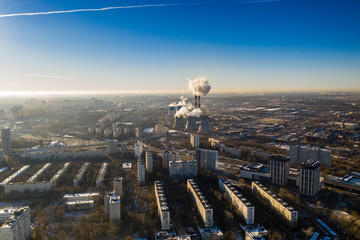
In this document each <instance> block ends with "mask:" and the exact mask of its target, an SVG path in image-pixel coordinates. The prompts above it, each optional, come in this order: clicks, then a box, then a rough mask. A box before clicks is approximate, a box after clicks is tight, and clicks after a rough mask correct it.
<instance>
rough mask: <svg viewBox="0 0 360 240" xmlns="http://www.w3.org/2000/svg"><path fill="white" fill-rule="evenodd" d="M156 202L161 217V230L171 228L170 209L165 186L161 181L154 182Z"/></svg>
mask: <svg viewBox="0 0 360 240" xmlns="http://www.w3.org/2000/svg"><path fill="white" fill-rule="evenodd" d="M154 189H155V196H156V204H157V207H158V214H159V217H160V223H161V230H169V229H170V210H169V205H168V203H167V200H166V196H165V192H164V186H163V184H162V183H161V182H160V181H155V182H154Z"/></svg>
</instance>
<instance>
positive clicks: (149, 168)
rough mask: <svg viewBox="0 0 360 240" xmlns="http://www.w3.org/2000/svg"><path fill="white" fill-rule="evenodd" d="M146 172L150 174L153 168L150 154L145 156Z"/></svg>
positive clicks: (147, 153)
mask: <svg viewBox="0 0 360 240" xmlns="http://www.w3.org/2000/svg"><path fill="white" fill-rule="evenodd" d="M145 163H146V171H149V172H152V171H153V168H154V159H153V156H152V154H151V152H146V154H145Z"/></svg>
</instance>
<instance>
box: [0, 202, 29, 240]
mask: <svg viewBox="0 0 360 240" xmlns="http://www.w3.org/2000/svg"><path fill="white" fill-rule="evenodd" d="M30 234H31V216H30V208H29V207H27V206H26V207H21V208H18V209H16V210H15V211H14V213H13V215H12V216H10V218H9V219H8V220H6V222H5V223H4V224H3V225H2V226H1V227H0V239H3V240H25V239H28V238H29V237H30Z"/></svg>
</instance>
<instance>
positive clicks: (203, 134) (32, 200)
mask: <svg viewBox="0 0 360 240" xmlns="http://www.w3.org/2000/svg"><path fill="white" fill-rule="evenodd" d="M209 91H210V87H209V89H208V90H207V92H206V93H205V94H204V93H202V92H199V93H198V94H194V96H195V97H192V96H182V97H181V98H180V99H179V96H175V95H119V96H95V97H86V96H79V97H75V96H74V97H67V98H64V97H47V98H42V97H37V98H18V99H13V100H11V101H9V100H8V99H6V98H2V99H0V106H1V108H0V123H1V126H2V129H1V142H2V144H1V146H2V151H1V153H0V159H1V162H0V185H1V186H0V197H1V201H0V222H1V228H0V239H19V240H20V239H94V238H98V239H246V240H248V239H249V240H250V239H358V238H359V236H360V226H359V219H360V217H359V211H360V207H359V206H360V204H359V200H360V195H359V194H360V164H359V163H360V155H359V150H360V147H359V140H360V125H359V119H360V115H359V105H360V95H358V94H357V93H332V94H316V93H313V94H306V95H304V94H303V95H298V94H284V95H277V94H265V95H238V94H237V95H234V94H212V95H211V94H210V95H206V94H207V93H208V92H209ZM200 96H202V97H201V100H200ZM193 99H194V100H193Z"/></svg>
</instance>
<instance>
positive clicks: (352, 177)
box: [324, 172, 360, 193]
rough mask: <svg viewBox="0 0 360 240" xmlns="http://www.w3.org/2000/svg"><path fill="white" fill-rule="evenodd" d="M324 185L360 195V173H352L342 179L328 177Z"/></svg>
mask: <svg viewBox="0 0 360 240" xmlns="http://www.w3.org/2000/svg"><path fill="white" fill-rule="evenodd" d="M324 185H325V186H330V187H333V188H338V189H342V190H345V191H349V192H355V193H360V173H358V172H350V173H348V174H346V175H344V176H342V177H335V176H332V175H327V176H326V177H325V179H324Z"/></svg>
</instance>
